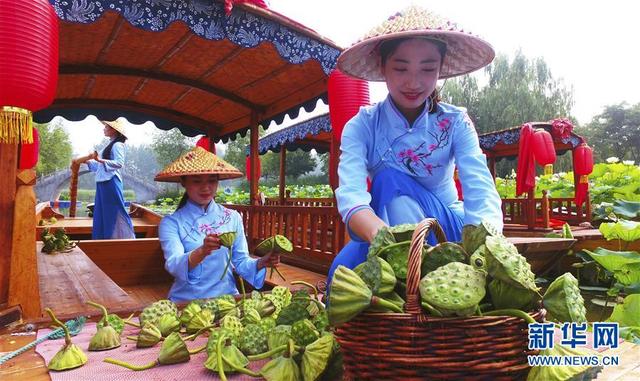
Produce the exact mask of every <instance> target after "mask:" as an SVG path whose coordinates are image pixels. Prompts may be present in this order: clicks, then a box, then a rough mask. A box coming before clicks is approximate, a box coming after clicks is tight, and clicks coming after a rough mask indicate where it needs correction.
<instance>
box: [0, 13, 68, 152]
mask: <svg viewBox="0 0 640 381" xmlns="http://www.w3.org/2000/svg"><path fill="white" fill-rule="evenodd" d="M0 36H2V38H0V52H2V54H0V89H2V91H0V142H2V143H12V144H17V143H18V142H19V141H22V142H23V143H32V142H33V140H32V139H33V135H32V126H31V119H32V112H33V111H37V110H40V109H43V108H45V107H47V106H49V105H50V104H51V102H52V101H53V98H54V96H55V91H56V86H57V82H58V17H57V16H56V14H55V11H54V10H53V7H52V6H51V4H49V1H47V0H29V1H15V0H0Z"/></svg>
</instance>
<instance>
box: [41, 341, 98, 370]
mask: <svg viewBox="0 0 640 381" xmlns="http://www.w3.org/2000/svg"><path fill="white" fill-rule="evenodd" d="M87 361H89V360H88V358H87V355H86V354H84V352H83V351H82V349H80V347H78V346H77V345H75V344H69V345H65V346H63V347H62V349H60V350H59V351H58V353H56V354H55V355H54V356H53V358H51V360H50V361H49V364H47V368H48V369H49V370H57V371H60V370H68V369H74V368H78V367H80V366H82V365H84V364H86V363H87Z"/></svg>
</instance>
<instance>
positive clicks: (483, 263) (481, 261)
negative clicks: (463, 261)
mask: <svg viewBox="0 0 640 381" xmlns="http://www.w3.org/2000/svg"><path fill="white" fill-rule="evenodd" d="M486 249H487V247H486V246H485V245H484V244H482V245H480V247H478V249H477V250H476V251H474V252H473V254H471V257H469V264H470V265H471V266H473V268H475V269H476V270H482V271H484V272H486V273H488V270H487V260H486V258H485V254H484V253H485V250H486Z"/></svg>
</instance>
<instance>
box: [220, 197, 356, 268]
mask: <svg viewBox="0 0 640 381" xmlns="http://www.w3.org/2000/svg"><path fill="white" fill-rule="evenodd" d="M225 206H227V207H229V208H231V209H235V210H237V211H238V212H240V214H241V215H242V220H243V223H244V226H245V231H246V234H247V241H248V243H249V247H250V249H253V248H254V247H255V246H256V245H257V244H258V243H260V241H262V240H263V239H265V238H268V237H270V236H272V235H275V234H281V235H284V236H285V237H287V238H288V239H289V240H291V242H292V243H293V247H294V253H293V255H289V256H286V257H283V261H284V262H286V263H289V264H293V265H296V266H300V267H302V268H306V269H309V270H312V271H316V272H322V273H326V272H327V271H328V269H329V266H330V265H331V262H332V261H333V258H334V256H335V254H336V253H338V252H339V251H340V249H342V247H343V246H344V245H345V243H346V234H345V227H344V224H343V223H342V219H341V217H340V215H339V214H338V210H337V209H336V208H334V207H328V206H316V207H313V208H310V207H308V206H270V205H265V206H249V205H225Z"/></svg>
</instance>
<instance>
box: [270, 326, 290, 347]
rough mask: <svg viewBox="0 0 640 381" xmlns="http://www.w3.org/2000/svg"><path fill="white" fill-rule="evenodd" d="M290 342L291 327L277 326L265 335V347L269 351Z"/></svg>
mask: <svg viewBox="0 0 640 381" xmlns="http://www.w3.org/2000/svg"><path fill="white" fill-rule="evenodd" d="M289 340H291V326H290V325H279V326H277V327H275V328H274V329H273V330H272V331H270V332H269V333H267V346H268V348H269V350H273V349H275V348H278V347H281V346H283V345H285V344H287V343H289Z"/></svg>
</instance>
